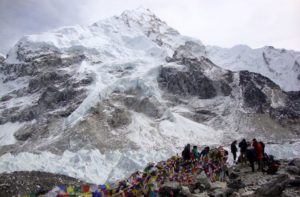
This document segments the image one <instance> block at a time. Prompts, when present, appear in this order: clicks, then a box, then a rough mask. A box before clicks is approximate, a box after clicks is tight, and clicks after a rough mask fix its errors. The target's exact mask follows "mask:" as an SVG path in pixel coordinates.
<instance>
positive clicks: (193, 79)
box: [158, 58, 231, 99]
mask: <svg viewBox="0 0 300 197" xmlns="http://www.w3.org/2000/svg"><path fill="white" fill-rule="evenodd" d="M168 60H169V61H170V62H171V65H172V64H177V65H182V67H179V68H178V67H177V68H176V67H172V66H171V65H167V66H163V67H162V68H161V71H160V75H159V77H158V82H159V84H160V87H161V88H163V89H166V90H167V91H169V92H171V93H173V94H178V95H184V96H189V95H190V96H198V97H199V98H200V99H209V98H213V97H215V96H217V95H224V96H228V95H230V93H231V87H230V86H229V85H228V82H226V81H225V80H218V81H217V80H213V79H211V78H210V76H206V75H207V74H205V73H204V72H205V71H206V69H207V68H211V69H214V67H215V66H214V65H213V64H212V63H211V62H210V61H209V60H208V59H205V58H202V59H201V60H197V59H187V58H182V59H180V60H176V59H168ZM224 76H225V74H224Z"/></svg>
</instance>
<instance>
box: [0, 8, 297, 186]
mask: <svg viewBox="0 0 300 197" xmlns="http://www.w3.org/2000/svg"><path fill="white" fill-rule="evenodd" d="M214 50H216V51H217V52H216V51H215V52H213V48H210V47H206V46H204V45H203V44H202V43H201V42H200V41H199V40H196V39H193V38H189V37H186V36H182V35H180V34H179V33H178V32H177V31H176V30H174V29H173V28H171V27H169V26H168V25H167V24H166V23H164V22H162V21H161V20H160V19H158V18H157V17H156V16H155V15H154V14H153V13H151V12H150V11H149V10H144V9H138V10H134V11H125V12H124V13H123V14H122V15H121V16H117V17H112V18H108V19H105V20H102V21H99V22H97V23H95V24H93V25H91V26H89V27H81V26H73V27H64V28H61V29H58V30H54V31H52V32H47V33H43V34H39V35H29V36H24V37H23V38H22V39H21V40H20V41H19V42H18V43H17V44H16V45H15V46H14V48H13V49H12V50H11V51H10V52H9V54H8V56H7V58H6V59H5V60H4V61H3V62H2V63H1V67H0V78H1V84H0V86H1V92H0V96H1V100H0V138H1V141H0V142H1V143H2V144H1V145H2V146H1V150H0V153H1V155H2V157H0V161H1V162H0V164H1V165H0V171H14V170H24V169H27V170H32V169H37V170H43V171H51V172H59V173H64V174H69V175H73V176H77V177H80V178H83V179H86V180H87V179H88V181H92V182H96V181H97V180H101V181H102V182H103V181H105V180H106V179H115V178H119V177H120V176H124V175H126V174H129V173H130V172H133V171H135V170H137V169H139V168H141V167H142V166H144V165H145V163H147V162H149V161H157V160H160V159H163V158H167V157H168V156H170V155H171V154H173V153H174V152H176V151H178V149H180V148H182V147H183V146H184V145H185V144H186V143H193V144H201V145H204V144H206V145H214V144H219V143H225V144H227V143H229V142H230V141H231V140H233V139H239V138H242V137H249V138H250V137H251V138H253V137H256V138H259V139H262V140H268V141H272V142H286V141H290V140H291V139H299V133H298V132H299V125H300V124H299V123H300V118H299V117H300V115H299V114H300V110H299V109H300V107H299V106H300V101H299V98H300V97H299V92H297V91H294V92H285V91H283V90H282V89H281V86H280V85H276V84H275V83H274V82H272V81H271V80H270V79H268V78H266V77H264V76H262V75H261V74H257V73H252V72H249V71H239V69H233V71H230V70H226V69H224V68H223V67H224V65H225V64H224V65H223V64H222V62H221V63H220V65H219V64H218V62H217V60H218V58H219V59H220V58H221V56H220V57H218V54H219V53H221V52H220V51H218V50H221V49H217V48H215V49H214ZM224 51H226V50H225V49H224ZM224 53H225V52H224ZM247 53H249V54H251V53H255V52H252V50H250V49H249V52H247ZM286 53H288V54H289V53H291V56H293V57H294V56H297V54H298V53H296V52H295V53H294V52H286ZM230 57H231V56H230ZM276 57H277V56H276ZM234 58H235V57H232V58H229V60H231V59H234ZM255 58H256V56H255V57H254V61H253V62H255V61H256V59H255ZM257 58H258V60H257V61H258V62H259V61H260V60H259V57H257ZM225 60H226V61H227V59H226V58H224V61H225ZM274 61H275V60H274ZM278 61H279V60H278ZM280 61H284V60H280ZM270 62H272V60H270ZM275 62H277V60H276V61H275ZM288 63H289V62H288ZM239 64H241V63H239ZM230 65H231V64H230ZM270 65H273V64H270ZM274 65H275V64H274ZM276 65H277V64H276ZM225 67H226V65H225ZM245 67H247V66H245ZM274 69H275V68H274ZM278 72H280V70H278ZM291 72H292V71H291ZM271 74H272V73H271ZM286 75H287V74H286ZM281 85H285V84H284V83H282V84H281ZM293 87H297V83H295V84H294V86H293ZM7 140H9V141H7ZM4 142H6V143H4ZM7 142H9V143H7ZM70 151H71V152H70ZM27 152H29V153H27ZM10 153H14V154H16V155H12V154H10ZM33 153H38V154H37V155H36V154H33ZM87 155H88V156H87ZM287 156H288V155H287ZM28 157H29V158H32V159H33V160H32V162H28V164H27V165H24V164H23V163H24V161H25V160H26V159H27V158H28ZM45 158H51V159H49V160H50V161H51V162H54V163H57V165H54V166H56V167H55V168H52V167H51V166H49V165H47V164H44V162H45ZM46 160H47V159H46ZM12 161H14V162H15V161H17V162H15V163H16V164H14V165H12V164H11V162H12ZM50 161H49V162H50ZM57 161H59V162H57ZM78 162H81V163H82V164H81V165H79V166H78V165H77V163H78ZM93 163H97V165H96V166H95V165H93ZM64 165H65V166H68V167H64V168H63V169H59V167H60V166H64ZM93 173H94V175H93V176H92V177H87V174H88V175H91V174H93Z"/></svg>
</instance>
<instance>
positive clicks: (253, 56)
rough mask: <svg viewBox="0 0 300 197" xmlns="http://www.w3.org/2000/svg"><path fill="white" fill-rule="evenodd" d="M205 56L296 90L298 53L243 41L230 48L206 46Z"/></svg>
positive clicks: (299, 65)
mask: <svg viewBox="0 0 300 197" xmlns="http://www.w3.org/2000/svg"><path fill="white" fill-rule="evenodd" d="M206 49H207V51H208V57H209V58H210V59H211V60H212V61H213V62H214V63H215V64H217V65H219V66H221V67H222V68H225V69H229V70H233V71H239V70H249V71H251V72H256V73H260V74H262V75H264V76H266V77H268V78H270V79H271V80H272V81H274V82H275V83H276V84H278V85H279V86H280V87H281V88H282V89H283V90H285V91H299V90H300V53H299V52H296V51H292V50H285V49H275V48H274V47H272V46H266V47H263V48H259V49H251V48H250V47H248V46H245V45H238V46H234V47H232V48H230V49H226V48H220V47H212V46H207V47H206Z"/></svg>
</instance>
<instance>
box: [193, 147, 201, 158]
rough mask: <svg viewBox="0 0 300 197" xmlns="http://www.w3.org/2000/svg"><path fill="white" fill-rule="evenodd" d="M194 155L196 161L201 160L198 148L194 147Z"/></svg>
mask: <svg viewBox="0 0 300 197" xmlns="http://www.w3.org/2000/svg"><path fill="white" fill-rule="evenodd" d="M192 154H193V157H194V159H196V160H198V159H199V158H200V153H199V151H198V147H197V146H193V150H192Z"/></svg>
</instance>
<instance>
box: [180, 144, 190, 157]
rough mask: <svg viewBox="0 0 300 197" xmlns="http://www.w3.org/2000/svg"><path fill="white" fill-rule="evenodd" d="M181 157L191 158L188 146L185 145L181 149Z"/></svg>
mask: <svg viewBox="0 0 300 197" xmlns="http://www.w3.org/2000/svg"><path fill="white" fill-rule="evenodd" d="M182 158H183V159H184V160H190V159H191V152H190V146H185V147H184V149H183V151H182Z"/></svg>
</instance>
